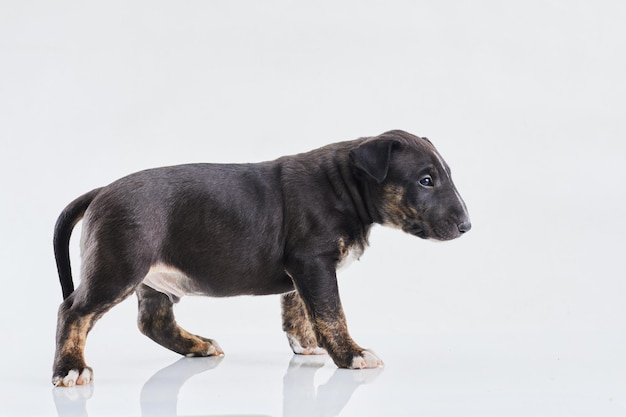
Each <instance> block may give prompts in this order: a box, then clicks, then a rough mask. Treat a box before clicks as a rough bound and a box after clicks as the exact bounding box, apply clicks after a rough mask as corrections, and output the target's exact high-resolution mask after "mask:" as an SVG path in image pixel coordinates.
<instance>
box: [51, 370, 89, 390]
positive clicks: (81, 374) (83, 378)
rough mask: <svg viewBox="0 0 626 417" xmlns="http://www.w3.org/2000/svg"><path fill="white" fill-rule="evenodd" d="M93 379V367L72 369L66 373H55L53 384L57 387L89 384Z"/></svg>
mask: <svg viewBox="0 0 626 417" xmlns="http://www.w3.org/2000/svg"><path fill="white" fill-rule="evenodd" d="M91 381H93V371H92V370H91V368H83V369H82V370H80V369H71V370H70V371H69V372H68V373H67V374H66V375H55V376H54V377H53V378H52V384H53V385H54V386H55V387H73V386H75V385H87V384H89V383H90V382H91Z"/></svg>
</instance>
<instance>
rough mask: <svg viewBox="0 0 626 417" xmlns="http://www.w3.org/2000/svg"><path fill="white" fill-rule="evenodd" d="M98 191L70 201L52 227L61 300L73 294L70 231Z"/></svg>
mask: <svg viewBox="0 0 626 417" xmlns="http://www.w3.org/2000/svg"><path fill="white" fill-rule="evenodd" d="M100 190H101V188H96V189H95V190H92V191H89V192H88V193H87V194H83V195H81V196H80V197H78V198H77V199H76V200H74V201H72V202H71V203H70V204H69V205H68V206H67V207H65V209H63V211H62V212H61V214H60V215H59V218H58V219H57V222H56V224H55V226H54V238H53V242H54V258H55V259H56V262H57V271H58V272H59V281H61V290H62V291H63V299H66V298H67V297H69V295H70V294H71V293H73V292H74V281H73V280H72V268H71V266H70V237H71V236H72V230H73V229H74V226H76V223H78V222H79V221H80V219H82V218H83V215H84V214H85V211H86V210H87V207H89V204H91V202H92V201H93V199H94V198H96V196H97V195H98V193H99V192H100Z"/></svg>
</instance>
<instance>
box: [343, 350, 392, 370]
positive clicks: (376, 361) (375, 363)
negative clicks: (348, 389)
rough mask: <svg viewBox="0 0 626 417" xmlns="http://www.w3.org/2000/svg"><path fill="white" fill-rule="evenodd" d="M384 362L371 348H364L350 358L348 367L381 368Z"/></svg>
mask: <svg viewBox="0 0 626 417" xmlns="http://www.w3.org/2000/svg"><path fill="white" fill-rule="evenodd" d="M384 365H385V364H384V363H383V361H382V360H381V359H380V358H379V357H378V356H376V354H375V353H374V352H372V351H371V350H364V351H362V352H361V354H360V355H357V356H355V357H354V358H353V359H352V364H351V366H350V369H366V368H368V369H370V368H381V367H383V366H384Z"/></svg>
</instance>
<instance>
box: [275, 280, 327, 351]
mask: <svg viewBox="0 0 626 417" xmlns="http://www.w3.org/2000/svg"><path fill="white" fill-rule="evenodd" d="M281 307H282V318H283V330H284V331H285V332H286V333H287V339H288V340H289V345H290V346H291V350H293V352H294V353H296V354H301V355H320V354H324V353H326V350H325V349H323V348H321V347H319V346H318V345H317V340H316V336H315V332H314V331H313V326H312V325H311V320H310V319H309V315H308V313H307V312H306V308H305V306H304V302H303V301H302V299H301V298H300V296H299V295H298V293H297V292H296V291H293V292H290V293H287V294H283V295H282V296H281Z"/></svg>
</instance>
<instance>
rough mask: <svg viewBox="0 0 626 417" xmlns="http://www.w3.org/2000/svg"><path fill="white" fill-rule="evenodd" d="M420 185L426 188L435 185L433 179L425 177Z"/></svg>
mask: <svg viewBox="0 0 626 417" xmlns="http://www.w3.org/2000/svg"><path fill="white" fill-rule="evenodd" d="M420 184H422V185H423V186H424V187H432V186H434V185H435V184H434V183H433V179H432V178H430V177H424V178H422V179H421V180H420Z"/></svg>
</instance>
